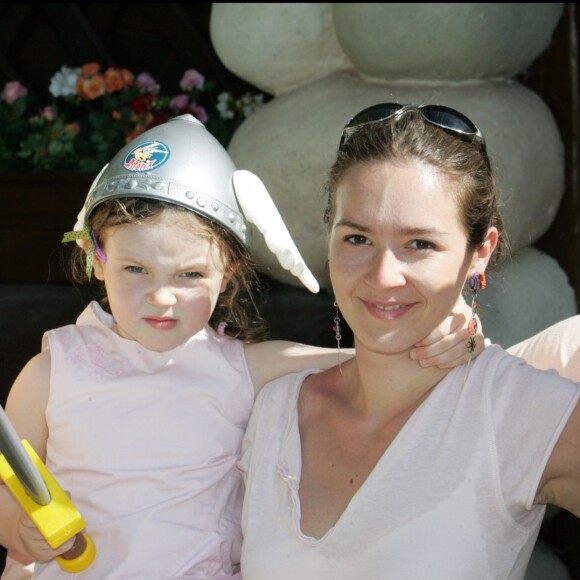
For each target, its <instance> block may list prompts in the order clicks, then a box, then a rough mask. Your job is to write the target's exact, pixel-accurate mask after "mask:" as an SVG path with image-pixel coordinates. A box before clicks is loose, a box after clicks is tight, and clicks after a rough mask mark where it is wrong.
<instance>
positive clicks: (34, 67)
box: [0, 2, 252, 98]
mask: <svg viewBox="0 0 580 580" xmlns="http://www.w3.org/2000/svg"><path fill="white" fill-rule="evenodd" d="M210 13H211V2H199V3H179V2H177V3H176V2H163V3H158V2H153V3H124V4H121V3H115V2H111V3H82V4H75V3H46V4H44V3H42V4H41V3H38V4H37V3H27V2H14V3H2V4H0V85H1V86H4V83H6V82H7V81H10V80H20V82H22V83H23V84H25V85H26V86H27V87H29V89H30V90H32V91H33V92H34V93H35V94H37V95H38V96H40V97H46V98H48V97H49V93H48V85H49V81H50V78H51V77H52V75H54V73H55V72H57V71H58V70H59V69H60V67H61V66H63V65H68V66H71V67H80V66H82V65H83V64H85V63H87V62H92V61H97V62H99V63H100V64H101V65H102V66H103V67H104V68H105V67H108V66H112V65H116V66H121V67H124V68H128V69H129V70H131V71H132V72H134V73H135V74H139V73H141V72H144V71H145V72H149V73H150V74H152V75H153V76H154V77H155V78H156V80H157V81H158V82H159V83H160V84H161V86H162V88H164V89H165V90H166V91H167V92H168V93H171V94H174V93H173V92H172V91H173V90H174V89H176V88H177V86H178V83H179V80H180V78H181V76H182V75H183V73H184V71H185V70H187V69H189V68H195V69H197V70H199V72H201V73H202V74H204V75H205V76H206V78H208V79H212V80H214V81H216V82H217V83H218V84H219V85H220V86H221V87H223V88H224V90H230V91H232V92H233V93H236V94H241V93H243V92H245V90H248V88H252V87H250V85H248V84H247V83H245V82H244V81H242V80H241V79H239V78H238V77H236V76H235V75H233V74H232V73H230V72H229V71H228V70H227V69H226V68H225V67H224V66H223V65H222V64H221V62H220V60H219V58H218V57H217V55H216V53H215V51H214V49H213V46H212V44H211V41H210V37H209V19H210Z"/></svg>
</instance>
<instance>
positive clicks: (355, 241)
mask: <svg viewBox="0 0 580 580" xmlns="http://www.w3.org/2000/svg"><path fill="white" fill-rule="evenodd" d="M345 240H346V241H347V242H348V243H349V244H352V245H353V246H360V245H362V244H370V241H369V239H368V238H367V237H366V236H361V235H358V234H357V235H352V236H346V238H345Z"/></svg>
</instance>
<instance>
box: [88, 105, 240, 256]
mask: <svg viewBox="0 0 580 580" xmlns="http://www.w3.org/2000/svg"><path fill="white" fill-rule="evenodd" d="M235 171H236V166H235V165H234V162H233V161H232V159H231V157H230V156H229V155H228V153H227V151H226V150H225V149H224V148H223V147H222V145H221V144H220V143H219V141H218V140H217V139H216V138H215V137H214V136H213V135H212V134H211V133H210V132H209V131H207V130H206V128H205V127H204V125H203V124H202V123H201V122H200V121H198V120H197V119H196V118H195V117H194V116H193V115H181V116H179V117H174V118H173V119H171V120H170V121H168V122H167V123H164V124H163V125H158V126H157V127H153V128H152V129H149V130H148V131H145V132H144V133H142V134H141V135H139V136H138V137H137V138H135V139H133V141H131V142H130V143H128V144H127V145H126V146H125V147H123V148H122V149H121V150H120V151H119V152H118V153H117V154H116V155H115V156H114V157H113V159H112V160H111V162H110V163H109V164H108V165H106V166H105V167H104V168H103V169H102V171H101V173H100V174H99V175H98V176H97V178H96V179H95V181H94V183H93V185H92V186H91V189H90V190H89V194H88V196H87V199H86V201H85V205H84V208H83V210H84V216H83V217H84V218H86V217H87V216H88V215H89V214H90V213H91V211H92V210H93V209H94V208H95V207H96V206H97V205H99V204H100V203H102V202H104V201H106V200H107V199H111V198H119V197H145V198H152V199H157V200H161V201H166V202H169V203H174V204H176V205H180V206H183V207H185V208H187V209H189V210H191V211H194V212H196V213H198V214H200V215H202V216H203V217H206V218H209V219H210V220H212V221H214V222H217V223H218V224H221V225H222V226H224V227H225V228H226V229H228V230H229V231H230V232H232V233H233V234H234V235H235V236H236V238H238V240H240V241H241V242H242V243H243V244H244V245H245V244H247V224H246V221H245V219H244V215H243V213H242V211H241V209H240V206H239V204H238V202H237V200H236V195H235V193H234V189H233V182H232V175H233V174H234V172H235Z"/></svg>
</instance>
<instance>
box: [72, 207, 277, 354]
mask: <svg viewBox="0 0 580 580" xmlns="http://www.w3.org/2000/svg"><path fill="white" fill-rule="evenodd" d="M161 218H162V219H166V218H169V219H171V220H177V221H178V222H179V223H181V224H183V225H185V226H187V225H188V224H189V225H192V223H193V222H195V228H196V232H198V231H201V233H202V235H204V234H205V235H207V237H208V239H209V240H210V241H211V242H212V243H215V244H216V246H217V248H218V252H219V255H220V257H221V259H222V262H223V264H224V268H225V271H224V274H225V276H227V277H229V281H228V285H227V288H226V290H225V291H224V292H222V293H221V294H220V295H219V298H218V301H217V304H216V307H215V309H214V311H213V313H212V316H211V318H210V320H209V325H210V326H211V327H212V328H213V329H214V330H217V328H218V325H219V324H220V322H225V323H226V327H225V333H226V334H227V335H229V336H232V337H234V338H238V339H240V340H243V341H244V342H247V343H250V342H259V341H261V340H264V339H265V338H266V324H265V322H264V320H263V318H262V317H261V316H260V313H259V310H258V304H257V299H258V298H259V297H261V292H262V290H261V287H260V282H259V278H258V276H257V274H256V270H255V264H254V263H253V262H252V260H251V259H250V256H249V254H248V252H247V250H246V249H245V248H244V247H243V246H242V244H241V243H240V242H239V241H238V240H237V239H236V238H235V237H234V236H233V234H231V233H230V232H228V231H227V230H226V229H225V228H223V227H222V226H220V225H218V224H216V223H214V222H211V221H210V220H208V219H206V218H203V217H201V216H198V215H197V214H195V213H194V212H192V211H190V210H188V209H186V208H182V207H180V206H178V205H175V204H171V203H166V202H163V201H158V200H153V199H145V198H133V197H130V198H119V199H110V200H107V201H104V202H103V203H101V204H99V205H98V206H97V207H96V208H95V209H94V210H93V211H92V212H91V215H90V216H89V217H88V224H87V225H88V227H89V229H90V230H91V231H92V232H93V234H94V236H95V239H96V241H97V243H98V244H99V245H100V246H101V247H102V245H103V240H104V236H103V233H104V231H105V230H106V229H107V228H112V227H116V226H120V225H123V224H139V223H148V222H151V221H153V220H157V219H161ZM200 228H201V230H200ZM85 265H86V254H85V252H84V251H83V250H82V249H81V248H80V247H78V246H77V245H75V247H74V250H73V256H72V260H71V275H72V278H73V280H74V281H75V282H77V283H79V284H86V282H87V277H86V272H85ZM91 282H93V281H91ZM94 283H96V284H99V285H100V286H101V287H102V291H103V292H104V293H105V295H104V297H103V298H102V300H101V304H102V306H103V307H104V308H105V309H106V310H108V311H109V312H110V308H109V305H108V300H107V296H106V289H105V288H104V284H102V282H100V281H99V280H94Z"/></svg>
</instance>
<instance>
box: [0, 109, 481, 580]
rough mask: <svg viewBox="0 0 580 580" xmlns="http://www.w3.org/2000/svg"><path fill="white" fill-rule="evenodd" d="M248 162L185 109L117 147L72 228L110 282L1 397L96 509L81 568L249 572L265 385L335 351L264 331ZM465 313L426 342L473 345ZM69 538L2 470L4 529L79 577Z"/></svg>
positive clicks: (447, 348) (44, 568) (56, 470)
mask: <svg viewBox="0 0 580 580" xmlns="http://www.w3.org/2000/svg"><path fill="white" fill-rule="evenodd" d="M235 173H236V171H235V167H234V165H233V163H232V161H231V159H230V158H229V156H228V155H227V153H226V152H225V150H224V149H223V148H221V146H220V145H219V143H218V142H217V141H216V140H215V139H214V138H213V137H212V136H211V135H210V134H209V133H207V131H206V130H205V128H204V127H203V125H201V124H200V123H198V122H197V121H196V120H195V119H194V118H193V117H191V116H189V115H185V116H182V117H178V118H175V119H173V120H172V121H169V122H168V123H166V124H164V125H161V126H158V127H156V128H154V129H151V130H149V131H147V132H146V133H144V134H142V135H141V136H140V137H138V138H137V139H135V140H134V141H132V142H131V143H129V144H128V145H127V146H126V147H125V148H123V149H122V150H121V151H120V152H119V153H118V154H117V155H116V156H115V157H114V158H113V160H112V161H111V163H110V164H109V165H108V166H106V167H105V168H104V169H103V171H102V172H101V174H100V175H99V176H98V178H97V179H96V180H95V183H93V186H92V187H91V189H90V191H89V194H88V197H87V200H86V202H85V205H84V208H83V210H82V211H81V214H79V221H78V223H77V225H76V227H75V231H74V232H69V234H68V235H67V236H65V240H77V241H78V243H79V246H80V247H77V248H75V250H76V253H77V255H76V262H75V263H76V266H77V268H76V270H77V278H78V279H80V278H82V276H83V275H84V274H86V275H88V277H89V279H90V278H91V274H92V270H94V275H95V277H96V278H97V279H98V280H99V281H101V282H102V284H103V287H104V290H105V291H106V298H105V299H104V300H103V301H102V306H101V305H99V304H98V303H97V302H92V303H91V304H90V305H89V306H88V307H87V308H86V309H85V311H84V312H83V313H82V314H81V315H80V317H79V318H78V320H77V322H76V324H75V325H69V326H65V327H62V328H57V329H55V330H51V331H49V332H47V333H46V334H45V336H44V338H43V344H42V352H41V353H40V354H38V355H37V356H35V357H34V358H33V359H32V360H31V361H30V362H29V363H28V364H27V365H26V366H25V368H24V369H23V370H22V372H21V373H20V375H19V377H18V378H17V380H16V382H15V383H14V385H13V387H12V390H11V392H10V395H9V398H8V402H7V405H6V410H7V412H8V414H9V416H10V418H11V420H12V422H13V424H14V426H15V428H16V430H17V431H18V433H19V435H20V436H21V437H22V438H24V439H27V440H28V441H29V442H30V444H31V445H32V447H33V448H34V449H35V450H36V452H37V453H38V455H39V456H40V457H41V458H42V459H43V460H44V461H45V462H46V465H47V467H48V469H49V470H50V471H51V472H52V474H53V475H54V476H55V478H56V479H57V481H58V482H59V483H60V485H61V486H62V487H63V488H64V489H65V490H68V491H69V492H70V494H71V498H72V500H73V502H74V503H75V505H76V507H77V508H78V509H79V511H80V513H81V514H82V515H83V517H84V519H85V521H86V522H87V532H88V534H89V535H90V537H91V538H92V540H93V542H94V543H95V546H96V550H97V556H96V559H95V561H94V562H93V563H92V564H91V565H90V566H89V568H87V569H86V571H85V572H83V574H82V577H83V578H95V579H96V578H99V579H104V578H106V579H108V580H110V579H114V578H136V579H140V580H142V579H147V578H151V579H154V580H160V579H170V578H195V579H206V578H213V579H219V578H222V579H225V578H239V572H238V571H239V553H240V544H241V532H240V516H241V502H242V481H241V479H240V475H239V473H238V471H237V470H236V469H235V464H236V461H237V460H238V457H239V452H240V443H241V439H242V436H243V434H244V430H245V428H246V425H247V422H248V418H249V415H250V411H251V409H252V405H253V402H254V398H255V395H256V392H257V391H258V390H259V389H260V388H261V387H262V386H263V385H264V384H265V383H267V382H268V381H270V380H272V379H274V378H276V377H278V376H280V375H284V374H288V373H291V372H296V371H299V370H301V369H304V368H308V367H322V368H328V367H329V366H332V365H334V364H335V363H336V356H337V354H336V351H335V350H333V349H317V348H314V347H308V346H306V345H298V344H294V343H289V342H285V341H269V342H259V340H260V339H262V338H263V334H264V332H263V331H264V329H263V328H262V325H261V319H260V318H259V315H258V314H257V311H256V307H255V304H254V301H253V297H252V287H253V285H254V283H255V280H254V277H255V274H254V270H253V269H252V264H251V262H250V260H249V257H248V254H247V249H246V243H247V242H246V223H245V219H244V215H242V213H241V212H240V210H239V205H243V207H244V208H247V211H246V213H249V214H252V215H255V214H256V213H259V212H254V213H253V212H252V208H251V207H249V206H248V204H250V205H251V201H250V202H248V201H247V199H246V201H244V202H243V204H238V201H237V200H236V197H235V192H234V191H233V188H232V181H234V182H235V179H234V180H232V176H233V175H234V174H235ZM234 177H235V175H234ZM246 193H247V192H246ZM262 202H263V200H262V201H261V203H262ZM257 225H258V227H259V228H261V229H264V228H266V229H267V227H266V226H264V225H263V224H257ZM276 235H277V236H278V238H277V242H276V244H273V245H274V246H276V251H277V252H278V253H279V254H283V255H284V256H285V258H284V259H285V263H288V261H287V258H288V255H292V260H290V262H291V267H292V268H293V270H292V271H293V272H295V273H296V275H300V276H301V279H303V278H304V276H305V272H307V269H305V266H304V264H303V262H301V258H300V256H299V254H297V253H296V251H295V247H293V246H292V244H291V240H288V239H287V238H284V237H283V236H282V237H280V236H279V235H278V234H276ZM459 307H460V308H463V307H464V308H465V310H464V312H465V313H468V309H467V306H466V305H465V306H464V305H460V306H459ZM462 320H463V319H462ZM465 320H467V317H465ZM454 326H456V324H453V323H449V322H448V325H447V326H446V328H442V329H439V331H438V333H437V336H432V337H430V340H427V341H424V342H425V344H430V342H432V341H435V340H437V339H439V338H441V337H442V336H443V335H446V334H448V336H446V337H445V338H443V339H442V340H440V341H439V342H438V343H437V344H435V345H432V346H431V347H426V348H425V347H423V348H420V349H418V355H419V356H420V357H423V356H426V355H438V357H439V358H438V359H436V362H441V363H443V364H447V365H454V364H460V363H461V362H464V361H465V358H464V356H465V355H464V353H465V351H466V349H465V343H466V339H467V337H468V331H467V329H466V328H460V329H457V328H455V327H454ZM464 326H465V325H464ZM479 350H481V346H480V348H479ZM429 362H433V360H431V361H429ZM72 543H73V540H70V541H68V542H66V543H65V544H63V545H62V546H61V547H60V548H58V549H56V550H52V549H50V547H49V546H48V544H47V543H46V542H45V541H44V539H43V538H42V536H41V535H40V533H39V532H38V530H37V529H36V528H35V527H34V525H33V524H32V522H31V521H30V520H29V519H28V518H27V517H26V516H25V515H24V514H23V513H22V512H21V510H20V508H19V506H18V504H17V503H16V502H15V501H14V499H13V497H12V496H11V495H10V493H9V491H8V490H7V488H6V487H5V486H4V485H1V486H0V544H2V545H3V546H6V547H7V548H9V549H10V550H13V551H14V552H16V553H18V554H27V555H29V556H30V557H32V558H33V559H34V560H35V561H37V564H36V566H35V578H36V577H37V578H49V579H51V580H52V579H54V578H58V577H70V575H69V574H66V573H64V572H62V570H61V569H60V568H59V566H58V564H57V563H56V562H55V561H54V557H55V556H56V555H59V554H62V553H64V552H66V551H67V550H69V549H70V548H71V545H72Z"/></svg>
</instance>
